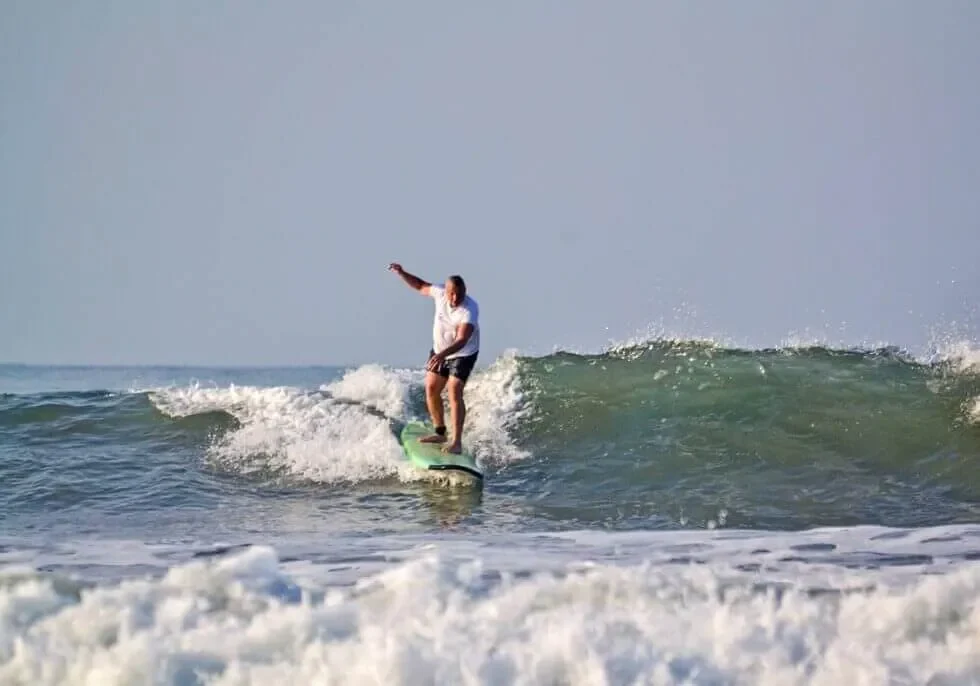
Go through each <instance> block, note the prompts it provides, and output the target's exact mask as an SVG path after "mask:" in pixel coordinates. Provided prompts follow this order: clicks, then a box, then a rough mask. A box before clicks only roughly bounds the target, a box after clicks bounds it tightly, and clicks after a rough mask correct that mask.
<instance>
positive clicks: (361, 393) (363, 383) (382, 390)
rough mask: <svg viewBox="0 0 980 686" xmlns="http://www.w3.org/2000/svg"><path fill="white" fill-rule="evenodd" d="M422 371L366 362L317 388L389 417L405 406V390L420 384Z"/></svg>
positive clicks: (406, 397) (406, 398)
mask: <svg viewBox="0 0 980 686" xmlns="http://www.w3.org/2000/svg"><path fill="white" fill-rule="evenodd" d="M423 379H424V373H423V372H422V371H421V370H419V371H415V370H398V369H390V368H387V367H383V366H381V365H378V364H367V365H364V366H362V367H358V368H356V369H352V370H348V371H347V372H346V373H345V374H344V376H343V377H341V378H340V379H339V380H337V381H334V382H333V383H330V384H326V385H324V386H321V387H320V388H321V390H323V391H326V392H328V393H330V394H331V395H333V396H334V397H335V398H342V399H345V400H351V401H354V402H359V403H363V404H364V405H367V406H369V407H373V408H375V409H376V410H378V411H380V412H383V413H385V414H386V415H389V416H392V417H401V416H404V414H405V409H406V407H407V406H408V395H409V390H410V388H411V387H412V386H418V385H421V384H422V382H423Z"/></svg>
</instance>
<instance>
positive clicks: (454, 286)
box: [446, 274, 466, 307]
mask: <svg viewBox="0 0 980 686" xmlns="http://www.w3.org/2000/svg"><path fill="white" fill-rule="evenodd" d="M465 297H466V282H465V281H463V277H462V276H460V275H459V274H453V275H452V276H450V277H449V278H448V279H446V299H447V300H448V301H449V304H450V305H452V306H453V307H459V305H460V303H462V302H463V298H465Z"/></svg>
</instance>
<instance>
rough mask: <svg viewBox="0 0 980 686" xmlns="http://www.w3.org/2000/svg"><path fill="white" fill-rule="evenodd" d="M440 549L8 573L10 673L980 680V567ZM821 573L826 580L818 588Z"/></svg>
mask: <svg viewBox="0 0 980 686" xmlns="http://www.w3.org/2000/svg"><path fill="white" fill-rule="evenodd" d="M490 571H492V569H491V568H490V567H488V566H487V565H486V563H485V562H484V561H482V560H480V559H475V560H468V561H458V560H454V559H451V558H447V557H445V556H441V555H440V554H438V551H437V550H434V551H430V552H428V553H426V554H422V555H420V556H419V557H417V558H416V559H414V560H411V561H409V562H404V563H400V564H398V565H396V566H394V567H392V568H390V569H388V570H387V571H384V572H382V573H380V574H377V575H373V576H370V577H367V578H363V579H361V580H360V582H359V583H357V584H356V585H354V586H353V587H350V588H343V589H338V588H333V589H330V588H322V587H321V588H318V589H310V590H307V591H304V590H303V589H301V588H300V587H298V586H297V585H296V584H295V583H294V582H293V581H291V580H290V579H289V578H288V577H287V576H286V575H285V573H284V569H283V567H282V566H281V565H280V564H279V562H278V559H277V556H276V554H275V552H274V550H272V549H270V548H264V547H258V548H253V549H251V550H248V551H245V552H242V553H240V554H237V555H234V556H231V557H228V558H225V559H223V560H219V561H215V562H211V563H203V562H196V563H192V564H188V565H184V566H181V567H177V568H174V569H172V570H171V571H170V572H169V573H168V574H166V575H165V576H164V577H162V578H160V579H158V580H131V581H126V582H123V583H121V584H119V585H115V586H103V587H100V588H97V589H90V590H83V591H81V593H80V597H79V596H78V595H77V593H78V592H77V591H73V592H71V593H63V592H60V591H59V589H58V588H57V587H56V586H55V584H54V583H53V582H52V581H51V580H50V579H46V578H41V577H24V576H20V577H17V578H12V579H7V580H5V581H4V582H3V583H0V683H4V684H37V685H39V686H43V685H45V684H66V685H71V684H94V683H98V684H105V685H106V686H113V685H115V684H138V683H159V684H192V683H205V681H204V679H205V678H207V682H206V683H209V684H215V685H231V684H236V685H238V684H269V683H331V684H332V683H340V684H374V683H431V684H457V683H462V684H502V683H507V684H511V683H513V684H537V683H563V684H589V685H591V684H597V683H617V684H618V683H656V684H682V683H683V684H718V683H752V684H760V685H762V686H766V685H769V684H773V685H774V684H779V685H792V684H814V685H816V684H820V685H832V686H838V685H839V684H883V685H884V684H894V683H915V684H926V683H975V682H976V681H977V680H978V679H980V651H977V650H976V645H977V644H978V641H980V567H978V566H976V565H972V564H964V565H962V566H960V567H958V568H956V569H953V570H952V571H950V572H949V573H947V574H942V575H938V576H932V577H911V578H908V579H906V580H905V581H904V582H902V583H889V582H888V581H887V580H885V579H884V578H883V577H882V576H881V575H880V574H879V573H877V572H873V571H860V570H840V572H839V576H838V578H837V579H836V580H835V584H836V588H838V589H842V590H843V589H853V590H851V591H846V592H842V593H811V592H809V591H810V588H811V587H809V586H808V585H807V584H806V582H805V579H802V578H801V579H799V580H798V581H797V582H795V583H792V584H791V585H789V586H786V587H784V588H782V589H781V590H778V591H777V589H776V588H775V587H769V588H760V587H759V586H758V583H759V582H760V581H764V578H763V577H761V576H760V575H758V574H753V573H747V572H742V571H738V570H736V569H733V568H732V567H730V566H727V565H723V564H706V565H694V566H662V565H650V564H639V565H629V566H610V565H602V564H597V565H594V566H591V567H588V568H585V569H582V570H580V571H577V572H572V573H552V572H546V571H539V572H537V573H535V574H532V575H531V576H511V575H509V574H506V573H504V574H503V575H494V574H488V572H490ZM823 581H825V580H824V579H821V583H823Z"/></svg>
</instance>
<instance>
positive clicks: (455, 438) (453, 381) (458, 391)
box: [443, 376, 466, 453]
mask: <svg viewBox="0 0 980 686" xmlns="http://www.w3.org/2000/svg"><path fill="white" fill-rule="evenodd" d="M463 385H464V384H463V381H462V380H460V379H458V378H456V377H455V376H453V377H450V378H449V384H448V386H449V411H450V414H451V415H452V419H453V433H452V438H451V440H450V442H449V445H447V446H445V447H444V448H443V450H444V451H445V452H448V453H460V452H462V451H463V422H464V421H465V420H466V403H464V402H463Z"/></svg>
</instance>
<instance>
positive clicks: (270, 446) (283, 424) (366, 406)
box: [150, 357, 527, 483]
mask: <svg viewBox="0 0 980 686" xmlns="http://www.w3.org/2000/svg"><path fill="white" fill-rule="evenodd" d="M423 383H424V375H423V372H421V371H416V370H396V369H388V368H385V367H382V366H379V365H365V366H362V367H358V368H356V369H351V370H348V371H347V372H346V373H345V374H344V375H343V377H341V378H340V379H338V380H336V381H334V382H332V383H329V384H325V385H322V386H321V387H320V389H319V391H320V392H319V393H317V392H313V393H308V392H305V391H303V390H301V389H298V388H291V387H271V388H262V387H254V386H234V385H232V386H230V387H227V388H202V387H200V386H198V385H194V386H189V387H186V388H167V389H158V390H155V391H153V392H151V394H150V399H151V401H152V402H153V403H154V405H155V406H156V407H157V408H158V409H159V410H160V411H161V412H163V413H164V414H166V415H168V416H171V417H184V416H188V415H194V414H201V413H206V412H214V411H223V412H227V413H229V414H231V415H233V416H234V417H235V418H236V419H238V421H239V423H240V426H239V427H237V428H235V429H233V430H231V431H229V432H228V433H226V434H224V435H222V436H220V437H217V438H216V439H215V440H214V442H213V443H212V445H211V448H210V450H209V454H210V457H211V459H213V460H214V461H216V462H217V463H219V464H221V465H223V466H224V467H225V468H228V469H232V470H234V471H236V472H239V473H242V474H247V473H253V472H264V471H269V470H272V471H281V472H284V473H286V474H289V475H292V476H295V477H299V478H302V479H307V480H311V481H317V482H321V483H338V482H343V481H363V480H370V479H379V478H384V477H390V476H396V477H398V478H400V479H402V480H415V479H419V478H422V476H423V475H421V474H420V473H419V472H418V470H416V469H414V468H412V467H411V466H409V465H408V463H407V462H406V461H405V459H404V454H403V452H402V449H401V446H400V445H399V443H398V438H397V435H396V429H397V426H396V424H395V422H398V421H405V420H407V419H409V418H410V417H411V416H412V415H413V412H412V411H411V408H412V406H413V402H412V401H413V400H414V405H415V406H416V407H418V408H420V410H419V411H420V412H421V413H423V414H424V406H425V402H424V391H423ZM323 394H327V395H326V397H325V396H324V395H323ZM465 397H466V403H467V418H466V434H465V436H464V442H466V443H467V444H468V445H469V446H470V448H471V449H472V450H473V451H474V453H475V454H476V456H477V459H478V460H479V461H480V462H481V463H483V464H486V463H498V464H500V463H506V462H509V461H513V460H517V459H522V458H524V457H527V453H526V452H525V451H522V450H520V449H519V448H518V447H517V446H515V445H514V444H513V442H512V441H511V440H510V437H509V435H508V428H509V427H510V426H511V425H512V423H513V422H515V421H516V420H518V419H519V418H520V417H521V416H522V412H523V406H522V400H523V396H522V394H521V390H520V375H519V373H518V362H517V360H516V358H514V357H504V358H502V359H500V360H498V361H496V362H495V363H494V364H492V365H490V367H489V368H487V369H485V370H479V371H477V372H475V373H474V374H473V375H472V376H471V377H470V383H469V384H468V386H467V389H466V396H465ZM379 413H380V415H381V416H379ZM447 415H448V408H447ZM447 419H448V416H447Z"/></svg>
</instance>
